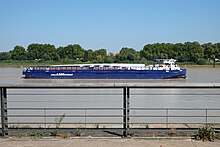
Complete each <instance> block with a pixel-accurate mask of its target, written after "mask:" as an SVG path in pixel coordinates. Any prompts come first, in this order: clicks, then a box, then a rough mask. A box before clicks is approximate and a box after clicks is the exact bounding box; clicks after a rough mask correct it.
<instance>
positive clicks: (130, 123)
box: [128, 122, 219, 125]
mask: <svg viewBox="0 0 220 147" xmlns="http://www.w3.org/2000/svg"><path fill="white" fill-rule="evenodd" d="M128 124H129V125H140V124H219V122H144V123H141V122H140V123H138V122H135V123H132V122H129V123H128Z"/></svg>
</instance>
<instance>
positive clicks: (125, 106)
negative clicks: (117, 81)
mask: <svg viewBox="0 0 220 147" xmlns="http://www.w3.org/2000/svg"><path fill="white" fill-rule="evenodd" d="M127 121H128V120H127V87H124V88H123V129H124V131H123V137H127V136H128V128H127V126H128V122H127Z"/></svg>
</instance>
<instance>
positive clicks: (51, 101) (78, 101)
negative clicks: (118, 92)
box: [8, 101, 122, 103]
mask: <svg viewBox="0 0 220 147" xmlns="http://www.w3.org/2000/svg"><path fill="white" fill-rule="evenodd" d="M8 102H13V103H41V102H50V103H60V102H62V103H69V102H77V103H79V102H82V103H85V102H87V103H93V102H99V103H102V102H122V101H8Z"/></svg>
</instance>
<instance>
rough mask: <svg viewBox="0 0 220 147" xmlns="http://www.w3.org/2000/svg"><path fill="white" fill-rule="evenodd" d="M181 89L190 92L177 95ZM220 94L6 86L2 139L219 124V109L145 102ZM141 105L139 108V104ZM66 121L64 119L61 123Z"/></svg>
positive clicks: (208, 87) (188, 87)
mask: <svg viewBox="0 0 220 147" xmlns="http://www.w3.org/2000/svg"><path fill="white" fill-rule="evenodd" d="M180 89H181V90H185V91H186V92H185V93H184V92H182V93H176V92H173V91H175V90H180ZM219 89H220V86H216V85H214V86H213V85H209V84H206V85H202V86H201V85H199V84H197V85H178V86H175V85H155V84H152V85H148V86H146V85H145V86H143V85H142V86H138V85H135V86H132V85H128V86H123V85H122V86H121V85H120V86H115V85H114V86H101V87H96V86H88V87H85V86H84V87H80V86H79V87H75V86H50V85H48V86H1V88H0V94H1V130H2V136H7V135H8V129H10V128H14V127H18V126H19V127H33V128H37V127H41V128H45V129H46V128H53V127H54V128H56V127H57V128H58V127H59V128H61V127H62V128H77V127H78V128H79V127H81V128H96V129H99V128H119V129H123V130H124V131H123V136H124V137H126V136H127V133H128V130H129V128H141V127H142V128H148V127H149V126H148V125H150V124H165V125H168V124H220V115H219V114H220V113H219V112H220V108H218V107H215V108H213V107H212V108H207V107H206V108H203V107H200V108H198V107H196V106H195V107H189V108H184V107H175V108H174V107H156V106H151V104H149V105H147V104H145V103H146V102H147V101H146V99H155V101H157V99H156V98H157V97H164V99H165V100H166V99H168V98H170V97H176V96H191V97H192V96H193V97H202V96H203V97H204V96H205V98H209V97H215V98H216V99H218V98H219V95H220V92H219ZM155 90H156V91H155ZM195 90H198V92H194V91H195ZM158 91H159V92H158ZM161 91H162V92H161ZM189 91H190V92H189ZM207 91H210V92H207ZM191 97H190V98H191ZM143 99H145V101H143ZM136 101H139V104H134V103H136ZM144 102H145V103H144ZM91 103H93V104H92V105H91ZM149 103H150V102H149ZM217 105H218V104H217ZM62 117H63V118H65V119H64V120H61V121H60V122H59V120H60V119H61V118H62Z"/></svg>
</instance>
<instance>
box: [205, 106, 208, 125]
mask: <svg viewBox="0 0 220 147" xmlns="http://www.w3.org/2000/svg"><path fill="white" fill-rule="evenodd" d="M205 123H206V124H207V123H208V110H207V109H205Z"/></svg>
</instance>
